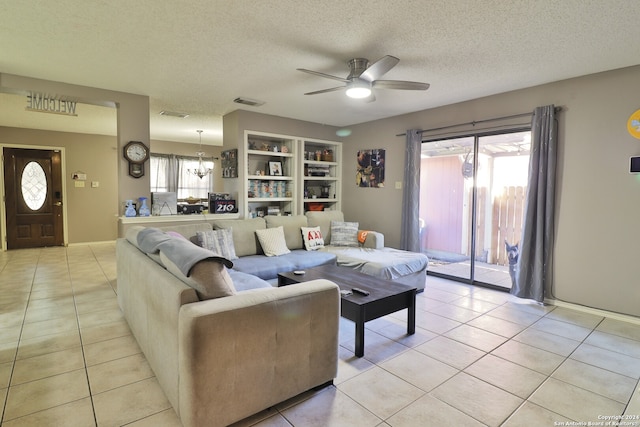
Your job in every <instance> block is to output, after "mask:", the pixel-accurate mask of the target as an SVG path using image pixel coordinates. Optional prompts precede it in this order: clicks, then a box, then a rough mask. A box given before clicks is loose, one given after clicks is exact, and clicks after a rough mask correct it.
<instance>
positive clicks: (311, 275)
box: [278, 265, 416, 357]
mask: <svg viewBox="0 0 640 427" xmlns="http://www.w3.org/2000/svg"><path fill="white" fill-rule="evenodd" d="M316 279H327V280H331V281H332V282H334V283H336V284H337V285H338V286H339V287H340V290H349V291H350V290H351V289H353V288H360V289H364V290H366V291H369V295H366V296H365V295H360V294H357V293H355V292H354V293H353V294H351V295H348V296H344V295H343V296H342V297H341V298H340V300H341V302H340V307H341V316H342V317H344V318H346V319H349V320H351V321H353V322H355V324H356V351H355V354H356V356H358V357H362V356H364V324H365V322H368V321H370V320H374V319H377V318H379V317H382V316H386V315H387V314H391V313H394V312H396V311H399V310H402V309H405V308H406V309H408V315H407V334H408V335H413V334H414V333H415V331H416V288H415V287H411V286H408V285H403V284H400V283H395V282H392V281H391V280H384V279H378V278H377V277H373V276H369V275H367V274H363V273H360V272H358V271H356V270H354V269H352V268H349V267H340V266H337V265H323V266H321V267H315V268H309V269H307V270H305V274H303V275H297V274H294V273H293V272H288V273H280V274H278V286H286V285H291V284H294V283H301V282H308V281H310V280H316Z"/></svg>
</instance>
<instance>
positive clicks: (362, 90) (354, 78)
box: [297, 55, 429, 102]
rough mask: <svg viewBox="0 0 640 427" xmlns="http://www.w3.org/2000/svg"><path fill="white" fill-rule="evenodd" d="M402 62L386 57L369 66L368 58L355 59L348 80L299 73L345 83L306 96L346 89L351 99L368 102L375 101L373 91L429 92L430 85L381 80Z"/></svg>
mask: <svg viewBox="0 0 640 427" xmlns="http://www.w3.org/2000/svg"><path fill="white" fill-rule="evenodd" d="M398 62H400V60H399V59H398V58H396V57H395V56H391V55H386V56H383V57H382V58H380V59H379V60H377V61H376V62H374V63H373V64H371V65H369V60H368V59H366V58H354V59H351V60H349V61H348V62H347V64H348V65H349V70H350V72H349V75H348V76H347V77H346V78H342V77H337V76H332V75H331V74H325V73H321V72H319V71H313V70H307V69H305V68H298V69H297V70H298V71H302V72H304V73H308V74H313V75H314V76H319V77H324V78H327V79H332V80H337V81H340V82H343V83H345V85H343V86H337V87H332V88H329V89H322V90H316V91H313V92H307V93H305V95H317V94H320V93H327V92H334V91H337V90H342V89H346V94H347V96H349V97H351V98H357V99H364V100H365V101H367V102H372V101H375V99H376V98H375V96H374V95H373V92H372V90H373V89H394V90H398V89H399V90H427V89H429V84H428V83H420V82H410V81H405V80H380V77H382V76H383V75H385V74H386V73H387V72H389V70H391V69H392V68H393V67H395V66H396V65H397V64H398Z"/></svg>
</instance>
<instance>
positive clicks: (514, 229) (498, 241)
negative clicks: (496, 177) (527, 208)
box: [488, 187, 527, 265]
mask: <svg viewBox="0 0 640 427" xmlns="http://www.w3.org/2000/svg"><path fill="white" fill-rule="evenodd" d="M526 190H527V188H526V187H505V188H504V190H503V192H502V194H501V195H499V196H496V197H495V198H494V199H493V215H492V217H493V218H492V225H491V253H490V254H489V257H488V258H489V260H488V262H490V263H492V264H498V265H508V264H509V260H508V259H507V252H506V250H505V245H504V242H505V240H506V241H507V242H509V244H510V245H514V244H516V243H519V242H520V237H521V236H522V221H523V219H524V203H525V200H524V198H525V194H526V192H527V191H526Z"/></svg>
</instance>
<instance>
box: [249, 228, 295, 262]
mask: <svg viewBox="0 0 640 427" xmlns="http://www.w3.org/2000/svg"><path fill="white" fill-rule="evenodd" d="M256 235H257V236H258V241H259V242H260V246H262V250H263V251H264V254H265V255H266V256H279V255H284V254H288V253H289V252H291V251H290V250H289V248H288V247H287V241H286V240H285V238H284V229H283V228H282V226H280V227H275V228H265V229H264V230H256Z"/></svg>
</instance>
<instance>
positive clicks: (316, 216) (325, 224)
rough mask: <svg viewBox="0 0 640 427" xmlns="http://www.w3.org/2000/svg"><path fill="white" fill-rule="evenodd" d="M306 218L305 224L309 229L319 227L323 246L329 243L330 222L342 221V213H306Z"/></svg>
mask: <svg viewBox="0 0 640 427" xmlns="http://www.w3.org/2000/svg"><path fill="white" fill-rule="evenodd" d="M304 215H305V216H306V217H307V223H308V226H309V227H316V226H318V227H320V231H321V232H322V238H323V239H324V244H325V245H330V244H332V243H331V221H344V215H343V214H342V211H322V212H312V211H309V212H306V213H305V214H304Z"/></svg>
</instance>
